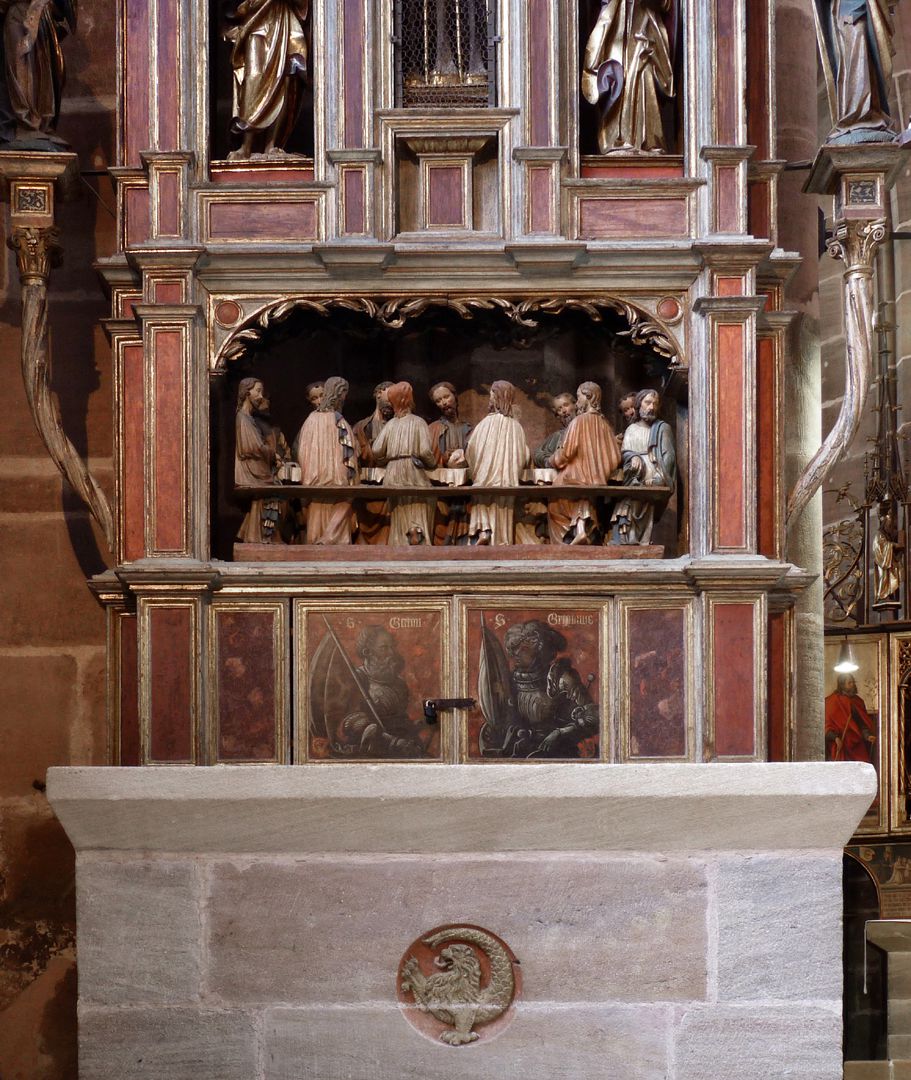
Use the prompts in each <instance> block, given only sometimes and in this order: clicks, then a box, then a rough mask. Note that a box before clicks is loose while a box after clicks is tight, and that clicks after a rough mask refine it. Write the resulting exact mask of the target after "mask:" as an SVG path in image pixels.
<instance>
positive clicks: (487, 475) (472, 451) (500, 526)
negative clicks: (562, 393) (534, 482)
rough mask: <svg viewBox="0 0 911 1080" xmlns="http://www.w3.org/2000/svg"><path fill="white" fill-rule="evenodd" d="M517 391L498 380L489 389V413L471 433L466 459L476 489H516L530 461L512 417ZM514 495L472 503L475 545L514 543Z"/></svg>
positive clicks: (471, 531)
mask: <svg viewBox="0 0 911 1080" xmlns="http://www.w3.org/2000/svg"><path fill="white" fill-rule="evenodd" d="M515 398H516V388H515V387H514V386H513V385H512V383H509V382H506V381H505V380H497V382H495V383H493V385H492V386H491V388H490V412H489V413H488V414H487V416H485V417H484V419H483V420H482V421H481V422H480V424H478V426H477V427H476V428H475V429H474V431H473V432H472V433H471V437H470V438H469V440H468V447H467V449H466V452H465V456H466V458H467V459H468V472H469V475H470V476H471V482H472V484H473V485H474V486H475V487H492V488H498V487H517V486H518V483H519V480H520V479H521V476H522V470H523V469H524V468H525V467H526V466H527V465H528V462H529V460H530V459H531V451H530V450H529V449H528V443H527V442H526V440H525V432H524V431H523V430H522V425H521V424H520V423H519V421H518V420H516V419H515V417H514V416H513V415H512V410H513V405H514V403H515ZM515 511H516V499H515V496H514V495H478V496H477V497H476V498H474V499H472V503H471V515H470V517H469V521H468V535H469V538H470V541H471V542H472V543H475V544H513V543H515Z"/></svg>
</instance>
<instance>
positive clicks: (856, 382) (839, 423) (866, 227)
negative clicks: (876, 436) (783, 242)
mask: <svg viewBox="0 0 911 1080" xmlns="http://www.w3.org/2000/svg"><path fill="white" fill-rule="evenodd" d="M885 238H886V222H885V220H882V219H880V220H877V221H862V220H861V221H844V222H842V223H841V224H840V225H839V226H838V228H837V229H836V231H835V235H834V236H833V237H832V240H831V241H830V243H829V254H830V255H831V256H832V257H833V258H835V259H842V260H843V262H844V264H845V273H844V297H845V395H844V397H843V398H842V402H841V411H840V412H839V414H838V419H837V420H836V421H835V424H834V426H833V427H832V430H831V431H830V432H829V434H828V436H827V437H826V440H825V442H824V443H823V444H822V446H821V447H820V448H819V450H818V451H817V452H816V454H815V455H814V457H813V460H812V461H811V462H810V463H809V464H808V465H807V467H806V468H805V469H804V471H803V473H802V474H801V476H800V479H799V480H798V481H797V483H796V484H795V485H794V489H793V491H792V492H791V494H790V496H789V498H788V508H787V521H788V524H791V523H792V522H793V521H794V520H795V519H796V518H797V517H799V516H800V514H801V513H802V512H803V510H804V509H805V508H806V506H807V504H808V503H809V502H810V500H811V499H812V498H813V496H814V495H815V494H816V492H817V491H818V490H819V489H820V487H821V486H822V485H823V483H825V480H826V477H827V476H828V475H829V473H830V472H831V471H832V469H833V468H834V467H835V465H836V464H837V463H838V462H839V461H840V460H841V459H842V457H844V455H845V453H846V452H847V450H848V447H849V446H850V445H851V443H852V442H853V441H854V437H855V435H856V434H857V432H858V429H859V428H860V422H861V418H862V416H863V410H864V405H865V404H866V401H867V393H868V392H869V389H870V382H871V379H872V375H873V355H874V347H873V260H874V258H875V256H876V250H877V248H878V247H879V246H880V244H881V243H882V242H883V241H884V240H885Z"/></svg>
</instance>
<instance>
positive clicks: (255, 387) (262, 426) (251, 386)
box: [234, 378, 291, 544]
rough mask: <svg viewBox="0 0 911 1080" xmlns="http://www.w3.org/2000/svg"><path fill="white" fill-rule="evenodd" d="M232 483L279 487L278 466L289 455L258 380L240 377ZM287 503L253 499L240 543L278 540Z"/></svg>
mask: <svg viewBox="0 0 911 1080" xmlns="http://www.w3.org/2000/svg"><path fill="white" fill-rule="evenodd" d="M235 436H236V439H235V449H234V483H235V484H236V485H237V486H238V487H265V486H266V485H269V484H275V485H276V486H278V484H279V480H278V467H279V465H280V464H281V463H282V462H283V461H287V460H288V459H289V458H290V456H291V451H290V449H289V447H288V444H287V443H286V442H285V437H284V435H282V433H281V431H280V430H279V429H278V428H277V427H276V426H275V425H274V424H273V423H272V421H271V419H270V418H269V399H268V398H267V397H266V393H265V390H264V389H263V384H262V383H261V382H260V380H259V379H256V378H249V379H241V381H240V385H239V386H238V388H237V417H236V420H235ZM287 508H288V504H287V503H285V502H282V501H281V500H279V499H253V500H252V501H251V503H250V508H249V509H248V511H247V514H246V517H245V518H244V520H243V522H242V524H241V527H240V531H239V532H238V534H237V539H238V540H239V541H240V543H242V544H272V543H281V536H280V535H279V526H280V524H281V521H282V519H283V518H284V517H285V515H286V514H287Z"/></svg>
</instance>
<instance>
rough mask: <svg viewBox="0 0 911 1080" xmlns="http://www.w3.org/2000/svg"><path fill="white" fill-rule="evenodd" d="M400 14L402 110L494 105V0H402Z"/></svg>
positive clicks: (398, 62) (398, 53) (397, 7)
mask: <svg viewBox="0 0 911 1080" xmlns="http://www.w3.org/2000/svg"><path fill="white" fill-rule="evenodd" d="M395 12H396V27H395V30H396V33H395V43H396V82H397V98H398V104H399V106H400V107H401V108H406V109H414V108H432V107H435V106H444V107H448V108H479V107H484V106H486V105H493V104H495V100H494V87H495V83H496V79H495V55H496V52H495V50H496V44H495V38H494V21H493V20H494V14H495V12H494V0H399V2H398V3H397V4H396V5H395Z"/></svg>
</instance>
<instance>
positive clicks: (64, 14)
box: [0, 0, 77, 149]
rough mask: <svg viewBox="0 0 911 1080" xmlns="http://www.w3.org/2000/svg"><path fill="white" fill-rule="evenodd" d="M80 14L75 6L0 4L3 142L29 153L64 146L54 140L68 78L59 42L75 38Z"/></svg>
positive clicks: (32, 0) (38, 1)
mask: <svg viewBox="0 0 911 1080" xmlns="http://www.w3.org/2000/svg"><path fill="white" fill-rule="evenodd" d="M76 10H77V0H0V16H2V17H3V55H4V68H3V84H4V87H3V89H4V91H5V93H4V95H3V98H5V100H3V99H0V142H3V143H9V142H13V141H15V142H16V143H17V144H19V145H22V146H23V147H24V148H31V149H40V148H44V147H46V148H47V149H56V148H57V147H60V146H66V143H65V142H64V140H63V139H60V138H58V137H57V136H56V135H55V134H54V131H55V129H56V127H57V120H58V117H59V116H60V101H61V97H62V95H63V83H64V75H65V70H64V62H63V50H62V48H61V46H60V42H61V40H62V39H63V38H64V37H66V35H67V34H71V33H74V32H75V30H76Z"/></svg>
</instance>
